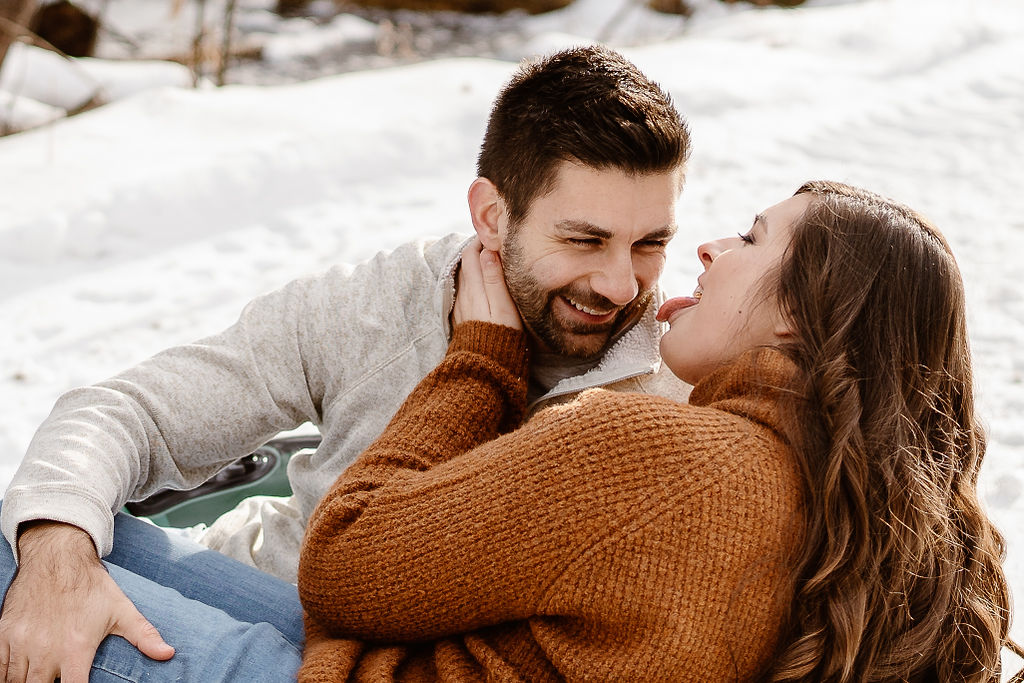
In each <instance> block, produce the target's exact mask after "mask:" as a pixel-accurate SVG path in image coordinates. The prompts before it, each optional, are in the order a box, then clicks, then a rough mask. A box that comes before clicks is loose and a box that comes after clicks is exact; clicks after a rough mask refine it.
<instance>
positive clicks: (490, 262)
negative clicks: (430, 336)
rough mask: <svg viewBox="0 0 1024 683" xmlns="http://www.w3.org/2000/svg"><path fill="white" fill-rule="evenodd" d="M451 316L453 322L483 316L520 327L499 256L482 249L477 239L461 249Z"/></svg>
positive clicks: (521, 324) (521, 322)
mask: <svg viewBox="0 0 1024 683" xmlns="http://www.w3.org/2000/svg"><path fill="white" fill-rule="evenodd" d="M453 317H454V319H455V322H456V323H462V322H467V321H469V320H482V321H484V322H489V323H496V324H498V325H506V326H508V327H514V328H515V329H517V330H521V329H523V321H522V319H521V318H520V317H519V309H517V308H516V305H515V302H513V301H512V297H511V295H509V293H508V287H507V286H506V285H505V274H504V272H503V271H502V269H501V259H500V258H499V257H498V253H497V252H494V251H490V250H489V249H484V248H483V245H482V244H480V240H473V241H472V242H471V243H470V244H469V245H468V246H467V247H466V248H465V249H463V250H462V265H461V266H459V284H458V292H457V294H456V296H455V309H454V311H453Z"/></svg>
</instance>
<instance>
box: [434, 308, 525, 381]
mask: <svg viewBox="0 0 1024 683" xmlns="http://www.w3.org/2000/svg"><path fill="white" fill-rule="evenodd" d="M458 351H467V352H469V353H478V354H480V355H483V356H486V357H488V358H490V359H492V360H494V361H497V362H498V363H499V364H500V365H501V366H502V367H504V368H505V369H506V370H508V371H509V372H511V373H512V374H513V375H515V376H516V377H521V378H525V377H526V372H527V367H528V358H527V350H526V333H525V332H523V331H522V330H517V329H515V328H514V327H507V326H505V325H498V324H495V323H488V322H483V321H481V320H470V321H467V322H464V323H460V324H458V325H456V326H455V330H454V331H453V332H452V342H451V344H450V345H449V346H448V354H449V355H451V354H453V353H455V352H458Z"/></svg>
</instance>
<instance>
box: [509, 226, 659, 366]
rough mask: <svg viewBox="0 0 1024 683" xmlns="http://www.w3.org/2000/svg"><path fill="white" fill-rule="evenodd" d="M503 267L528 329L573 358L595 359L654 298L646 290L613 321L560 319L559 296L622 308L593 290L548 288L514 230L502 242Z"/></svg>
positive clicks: (599, 308)
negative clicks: (528, 260) (527, 260)
mask: <svg viewBox="0 0 1024 683" xmlns="http://www.w3.org/2000/svg"><path fill="white" fill-rule="evenodd" d="M501 262H502V267H503V268H504V271H505V283H506V284H507V285H508V291H509V294H511V295H512V300H513V301H514V302H515V304H516V307H517V308H518V309H519V315H520V316H521V317H522V319H523V323H524V324H525V326H526V329H527V330H528V331H529V332H530V333H531V334H533V336H534V337H536V338H537V339H538V340H539V341H540V342H542V343H543V344H544V345H545V346H546V347H547V350H548V351H551V352H553V353H557V354H559V355H563V356H569V357H572V358H581V359H591V358H595V357H596V356H599V355H601V354H602V353H604V351H605V350H606V349H607V348H608V346H609V344H610V342H611V341H612V340H613V339H614V338H615V337H617V336H618V335H619V334H620V333H621V332H623V331H624V330H626V329H627V328H629V327H631V326H632V325H633V324H635V323H636V321H637V320H638V319H639V317H640V315H641V314H642V313H643V311H644V310H645V309H646V308H647V305H648V304H649V303H650V302H651V300H652V299H653V297H654V293H653V292H652V291H651V290H649V289H645V290H642V291H640V292H639V293H638V294H637V295H636V296H635V297H633V300H632V301H630V302H629V303H628V304H626V305H625V306H623V307H622V308H621V309H620V310H619V311H618V313H617V314H616V315H615V317H614V318H612V319H611V320H610V321H608V322H605V323H600V324H588V323H585V322H582V321H579V320H564V319H560V318H559V317H558V316H557V315H556V313H555V308H554V306H553V304H554V301H555V299H556V298H558V297H565V298H568V299H572V300H573V301H575V302H576V303H578V304H580V305H581V306H585V307H587V308H590V309H592V310H597V311H607V310H611V309H615V308H618V307H617V306H616V305H615V304H614V303H612V302H611V301H609V300H608V299H607V298H605V297H604V296H602V295H600V294H598V293H596V292H594V291H591V290H589V289H581V288H579V287H578V286H573V285H566V286H564V287H559V288H558V289H553V290H549V289H544V287H543V286H542V285H541V284H540V283H539V282H538V281H537V279H536V278H535V277H534V276H533V273H532V272H531V271H530V269H529V264H527V263H525V259H524V258H523V254H522V251H521V250H520V249H519V245H518V244H517V243H516V240H515V233H514V232H513V233H510V234H509V235H508V236H507V237H506V239H505V240H504V243H503V244H502V254H501Z"/></svg>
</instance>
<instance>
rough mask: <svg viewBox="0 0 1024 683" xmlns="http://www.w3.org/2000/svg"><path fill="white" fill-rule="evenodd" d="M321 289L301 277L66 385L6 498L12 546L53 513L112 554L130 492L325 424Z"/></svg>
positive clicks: (182, 483) (149, 489)
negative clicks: (27, 526) (232, 314)
mask: <svg viewBox="0 0 1024 683" xmlns="http://www.w3.org/2000/svg"><path fill="white" fill-rule="evenodd" d="M318 287H322V285H321V284H318V282H317V279H316V278H309V279H306V280H299V281H296V282H293V283H291V284H290V285H288V286H286V287H284V288H283V289H281V290H278V291H277V292H274V293H272V294H269V295H266V296H263V297H260V298H258V299H256V300H254V301H253V302H251V303H250V304H249V305H248V306H247V307H246V308H245V309H244V310H243V312H242V314H241V315H240V317H239V320H238V321H237V322H236V323H235V324H234V325H233V326H232V327H230V328H228V329H227V330H225V331H224V332H222V333H221V334H218V335H215V336H212V337H208V338H206V339H202V340H200V341H197V342H195V343H192V344H187V345H183V346H179V347H174V348H171V349H168V350H166V351H164V352H162V353H159V354H157V355H156V356H154V357H152V358H150V359H149V360H147V361H144V362H143V363H141V364H139V365H137V366H135V367H133V368H131V369H129V370H127V371H125V372H123V373H121V374H119V375H117V376H115V377H113V378H111V379H108V380H106V381H103V382H100V383H98V384H96V385H93V386H89V387H82V388H78V389H74V390H72V391H69V392H68V393H66V394H64V395H63V396H62V397H61V398H60V399H59V400H58V402H57V404H56V405H55V406H54V409H53V410H52V412H51V413H50V416H49V417H48V418H47V419H46V421H44V423H43V424H42V425H41V426H40V428H39V429H38V430H37V432H36V434H35V436H34V437H33V439H32V442H31V443H30V445H29V449H28V452H27V453H26V456H25V458H24V459H23V461H22V463H21V465H20V467H19V469H18V471H17V472H16V474H15V476H14V478H13V480H12V482H11V485H10V487H9V488H8V490H7V492H6V494H5V496H4V504H3V513H2V517H3V519H2V528H3V533H4V536H6V538H7V539H8V541H9V542H10V544H11V547H12V548H15V549H16V547H17V544H16V543H15V540H16V534H17V528H18V525H19V524H20V523H22V522H25V521H28V520H32V519H52V520H55V521H61V522H66V523H69V524H74V525H76V526H79V527H81V528H82V529H84V530H85V531H86V532H87V533H89V535H90V536H92V538H93V541H94V543H95V544H96V548H97V552H98V553H99V554H100V555H101V556H102V555H105V554H107V553H108V552H110V549H111V545H112V540H113V515H114V511H115V510H117V509H119V508H120V507H121V506H122V505H123V504H124V503H125V502H127V501H128V500H131V499H140V498H143V497H145V496H147V495H149V494H151V493H153V492H154V491H155V490H157V489H159V488H161V487H164V486H172V487H177V488H191V487H193V486H196V485H198V484H200V483H202V482H203V481H205V480H206V479H208V478H209V477H210V476H212V475H213V474H214V473H216V472H217V471H218V470H219V469H220V468H221V467H223V466H224V465H225V464H227V463H229V462H231V461H232V460H234V459H236V458H238V457H240V456H242V455H244V454H245V453H247V452H251V450H252V449H253V448H255V447H256V446H258V445H259V444H260V443H262V442H264V441H265V440H266V439H268V438H270V437H271V436H273V435H274V434H276V433H277V432H279V431H282V430H285V429H291V428H294V427H295V426H297V425H299V424H301V423H302V422H304V421H307V420H312V421H317V416H318V404H319V400H320V398H319V397H318V396H317V387H316V386H310V383H309V382H308V381H307V368H308V366H309V365H313V364H315V359H313V358H311V357H310V354H311V353H312V352H315V340H312V339H310V338H309V337H310V330H309V328H308V325H307V321H308V317H309V316H308V315H307V310H308V308H309V306H310V305H311V304H315V302H313V301H311V299H315V297H316V296H317V288H318Z"/></svg>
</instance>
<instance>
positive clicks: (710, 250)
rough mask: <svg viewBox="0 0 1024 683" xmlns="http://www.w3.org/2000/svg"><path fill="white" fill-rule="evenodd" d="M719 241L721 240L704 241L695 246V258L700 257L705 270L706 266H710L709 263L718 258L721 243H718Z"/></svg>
mask: <svg viewBox="0 0 1024 683" xmlns="http://www.w3.org/2000/svg"><path fill="white" fill-rule="evenodd" d="M719 242H721V240H715V241H714V242H705V243H704V244H702V245H700V246H699V247H697V258H699V259H700V262H701V264H702V265H703V266H704V269H705V270H707V268H708V267H710V266H711V263H712V262H713V261H714V260H715V259H716V258H718V255H719V254H721V253H722V245H721V244H719Z"/></svg>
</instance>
